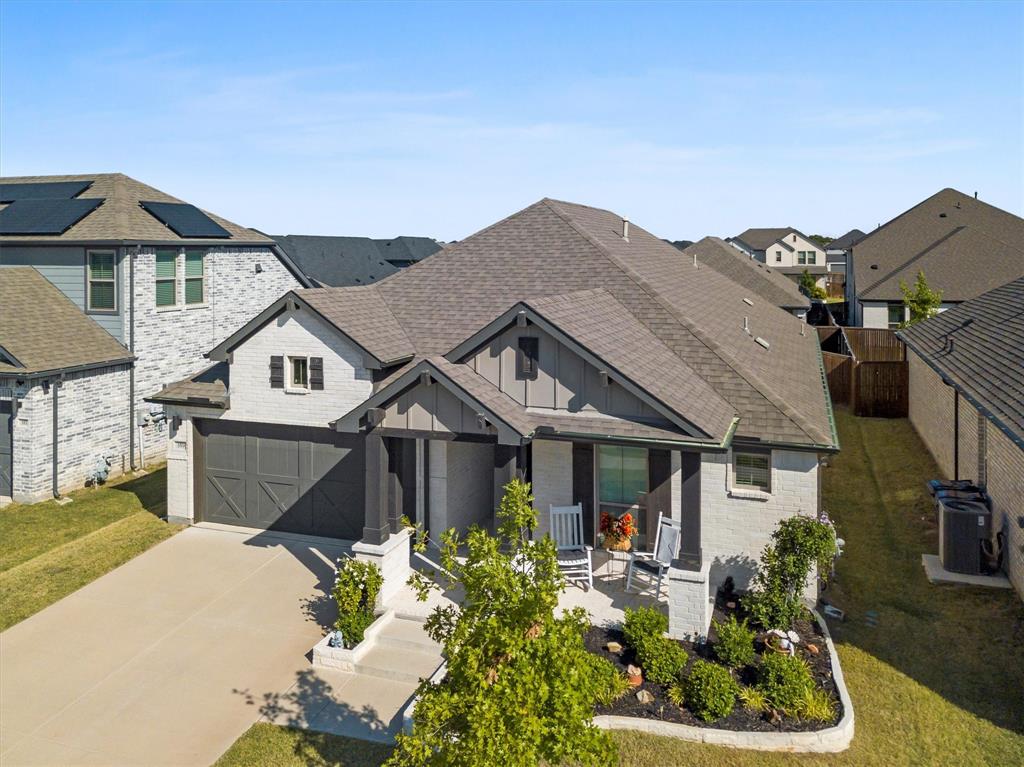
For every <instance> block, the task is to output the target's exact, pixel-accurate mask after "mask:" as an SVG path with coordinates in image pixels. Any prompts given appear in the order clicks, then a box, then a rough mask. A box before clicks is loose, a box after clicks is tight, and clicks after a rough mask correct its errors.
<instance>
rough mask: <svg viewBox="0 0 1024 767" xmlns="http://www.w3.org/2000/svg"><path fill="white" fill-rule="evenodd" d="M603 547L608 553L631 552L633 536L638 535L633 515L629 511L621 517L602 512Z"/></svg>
mask: <svg viewBox="0 0 1024 767" xmlns="http://www.w3.org/2000/svg"><path fill="white" fill-rule="evenodd" d="M601 533H602V535H603V536H604V538H603V539H602V545H603V546H604V547H605V549H607V550H608V551H629V550H630V549H631V548H632V547H633V540H632V539H633V536H634V535H636V534H637V528H636V523H635V522H634V521H633V515H632V514H630V513H629V512H628V511H627V512H626V513H625V514H623V515H622V516H621V517H616V516H613V515H612V514H609V513H608V512H607V511H602V512H601Z"/></svg>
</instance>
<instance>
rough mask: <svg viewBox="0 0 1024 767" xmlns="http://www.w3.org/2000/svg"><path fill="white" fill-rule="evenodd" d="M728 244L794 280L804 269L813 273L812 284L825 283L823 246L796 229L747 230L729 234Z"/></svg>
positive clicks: (825, 268) (821, 285)
mask: <svg viewBox="0 0 1024 767" xmlns="http://www.w3.org/2000/svg"><path fill="white" fill-rule="evenodd" d="M729 243H730V244H731V245H733V246H734V247H736V248H738V249H739V250H741V251H743V252H744V253H746V254H747V255H748V256H750V257H751V258H753V259H755V260H757V261H760V262H761V263H763V264H767V265H768V266H770V267H771V268H772V269H775V270H777V271H778V272H779V273H780V274H785V275H786V276H787V277H789V278H790V279H792V280H794V281H795V282H799V280H800V275H801V274H803V273H804V272H805V271H807V272H809V273H810V274H812V275H813V276H814V279H815V284H817V285H818V286H819V287H824V286H825V274H826V271H827V266H826V260H825V249H824V248H822V247H821V246H820V245H818V244H817V243H816V242H814V241H813V240H811V239H810V238H809V237H807V235H805V234H803V233H801V232H800V231H799V230H797V229H794V228H792V227H783V228H775V229H771V228H769V229H747V230H746V231H745V232H743V234H739V235H736V236H735V237H731V238H730V239H729Z"/></svg>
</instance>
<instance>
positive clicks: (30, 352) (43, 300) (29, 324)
mask: <svg viewBox="0 0 1024 767" xmlns="http://www.w3.org/2000/svg"><path fill="white" fill-rule="evenodd" d="M0 348H3V349H4V350H5V351H6V352H7V354H8V355H9V356H12V357H14V359H15V360H16V361H17V362H18V363H20V364H7V363H4V362H2V361H0V374H3V373H15V374H25V375H28V374H33V373H42V372H49V371H58V370H63V369H67V368H75V367H81V366H89V365H101V364H104V363H109V364H115V363H119V362H129V361H131V359H132V355H131V353H130V352H129V351H128V350H127V349H126V348H124V347H123V346H122V345H121V344H120V343H118V341H117V340H116V339H115V338H114V337H113V336H112V335H110V333H108V332H107V331H106V330H104V329H103V328H101V327H100V326H99V325H98V324H97V323H96V322H94V321H93V319H92V318H91V317H89V316H87V315H86V314H84V313H83V312H82V310H81V309H79V308H78V307H77V306H75V305H74V304H73V303H72V302H71V300H70V299H69V298H68V297H67V296H65V295H64V294H63V293H61V292H60V290H58V289H57V288H56V287H55V286H54V285H52V284H51V283H50V282H49V281H48V280H47V279H46V278H45V277H43V275H42V274H40V273H39V272H38V271H36V270H35V269H33V268H32V267H30V266H12V267H7V268H5V269H0Z"/></svg>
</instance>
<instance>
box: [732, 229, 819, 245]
mask: <svg viewBox="0 0 1024 767" xmlns="http://www.w3.org/2000/svg"><path fill="white" fill-rule="evenodd" d="M791 232H796V233H797V234H800V232H798V231H797V230H796V229H794V228H793V227H791V226H785V227H764V228H753V229H747V230H746V231H745V232H743V234H738V235H736V236H735V237H733V239H734V240H739V241H740V242H742V243H744V244H745V245H749V246H750V247H751V248H753V249H754V250H765V249H766V248H769V247H771V246H772V245H774V244H775V243H776V242H778V241H779V240H781V239H782V238H783V237H785V236H786V235H787V234H790V233H791ZM800 236H801V237H803V235H802V234H801V235H800ZM783 245H785V243H783ZM786 247H789V246H788V245H787V246H786ZM789 249H790V250H792V248H789Z"/></svg>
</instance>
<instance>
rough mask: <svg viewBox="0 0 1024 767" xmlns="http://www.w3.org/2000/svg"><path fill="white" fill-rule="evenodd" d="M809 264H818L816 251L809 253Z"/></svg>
mask: <svg viewBox="0 0 1024 767" xmlns="http://www.w3.org/2000/svg"><path fill="white" fill-rule="evenodd" d="M807 263H809V264H816V263H818V254H817V253H816V252H815V251H813V250H809V251H807Z"/></svg>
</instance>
